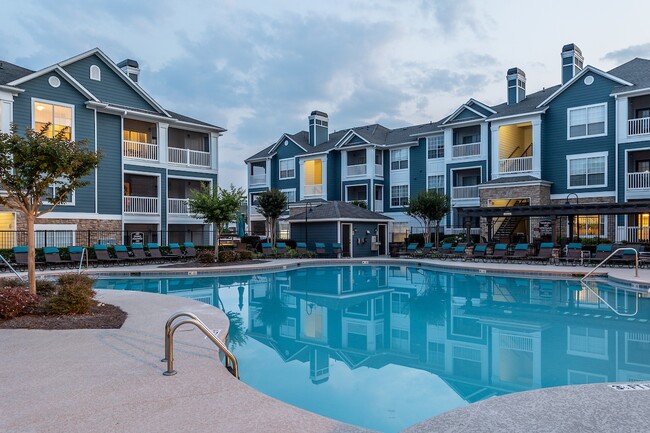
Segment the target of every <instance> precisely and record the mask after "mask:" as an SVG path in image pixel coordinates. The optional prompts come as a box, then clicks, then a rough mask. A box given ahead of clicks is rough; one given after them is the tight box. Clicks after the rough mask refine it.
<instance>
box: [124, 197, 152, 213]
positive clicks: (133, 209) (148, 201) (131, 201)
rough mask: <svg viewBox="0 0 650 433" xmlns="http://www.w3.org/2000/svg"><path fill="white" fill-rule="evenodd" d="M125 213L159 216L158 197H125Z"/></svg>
mask: <svg viewBox="0 0 650 433" xmlns="http://www.w3.org/2000/svg"><path fill="white" fill-rule="evenodd" d="M124 213H127V214H144V215H157V214H158V197H137V196H133V195H128V196H126V197H124Z"/></svg>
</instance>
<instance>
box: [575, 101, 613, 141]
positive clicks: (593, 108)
mask: <svg viewBox="0 0 650 433" xmlns="http://www.w3.org/2000/svg"><path fill="white" fill-rule="evenodd" d="M606 115H607V104H606V103H605V104H598V105H590V106H587V107H579V108H569V113H568V117H569V124H568V137H569V139H574V138H585V137H599V136H602V135H607V121H606Z"/></svg>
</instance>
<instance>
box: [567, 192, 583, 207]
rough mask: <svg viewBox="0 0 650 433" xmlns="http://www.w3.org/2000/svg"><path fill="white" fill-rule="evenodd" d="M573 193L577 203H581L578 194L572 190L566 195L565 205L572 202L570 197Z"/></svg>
mask: <svg viewBox="0 0 650 433" xmlns="http://www.w3.org/2000/svg"><path fill="white" fill-rule="evenodd" d="M572 195H574V196H576V204H578V203H579V199H578V194H576V193H575V192H570V193H568V194H567V195H566V201H565V202H564V204H565V205H567V204H571V203H570V202H569V197H571V196H572Z"/></svg>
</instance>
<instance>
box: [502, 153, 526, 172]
mask: <svg viewBox="0 0 650 433" xmlns="http://www.w3.org/2000/svg"><path fill="white" fill-rule="evenodd" d="M532 170H533V157H532V156H522V157H521V158H508V159H500V160H499V173H501V174H509V173H525V172H527V171H532Z"/></svg>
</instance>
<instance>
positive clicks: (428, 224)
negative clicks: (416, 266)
mask: <svg viewBox="0 0 650 433" xmlns="http://www.w3.org/2000/svg"><path fill="white" fill-rule="evenodd" d="M422 237H424V243H425V244H428V243H429V242H431V222H430V221H427V222H426V224H424V233H423V234H422Z"/></svg>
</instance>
